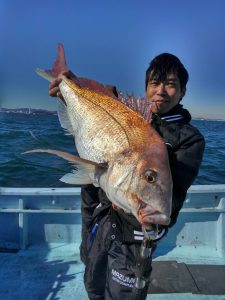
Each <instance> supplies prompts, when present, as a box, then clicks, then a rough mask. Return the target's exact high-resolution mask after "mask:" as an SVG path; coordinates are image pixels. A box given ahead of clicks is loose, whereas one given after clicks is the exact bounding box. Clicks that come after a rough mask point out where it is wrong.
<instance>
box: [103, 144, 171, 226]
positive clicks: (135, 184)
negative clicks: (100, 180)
mask: <svg viewBox="0 0 225 300" xmlns="http://www.w3.org/2000/svg"><path fill="white" fill-rule="evenodd" d="M107 177H108V178H107V182H108V187H106V188H105V190H106V193H107V194H108V196H109V198H110V199H112V202H114V203H115V204H116V205H117V206H119V207H120V208H122V209H124V210H125V211H126V212H128V213H132V214H133V215H134V216H135V217H136V218H137V220H138V221H139V222H140V223H141V224H142V225H143V226H144V227H146V228H150V227H151V225H152V224H161V225H168V224H169V223H170V214H171V204H172V177H171V172H170V166H169V159H168V154H167V148H166V146H165V144H164V143H163V142H162V143H160V144H151V145H150V146H148V147H145V148H144V149H142V150H140V149H136V150H135V149H133V150H132V149H129V150H126V151H123V153H121V154H120V155H119V156H118V157H117V159H116V160H115V161H114V162H113V164H112V165H111V166H110V167H109V170H108V175H107Z"/></svg>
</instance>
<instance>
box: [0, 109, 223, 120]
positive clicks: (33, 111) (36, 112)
mask: <svg viewBox="0 0 225 300" xmlns="http://www.w3.org/2000/svg"><path fill="white" fill-rule="evenodd" d="M0 113H14V114H26V115H57V111H54V110H47V109H38V108H27V107H26V108H4V107H2V108H0ZM192 120H193V121H223V122H224V121H225V119H220V118H218V119H211V118H202V117H193V118H192Z"/></svg>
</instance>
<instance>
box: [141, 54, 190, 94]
mask: <svg viewBox="0 0 225 300" xmlns="http://www.w3.org/2000/svg"><path fill="white" fill-rule="evenodd" d="M170 73H173V74H176V75H177V77H178V79H179V81H180V86H181V90H182V89H183V88H185V87H186V84H187V82H188V78H189V75H188V72H187V70H186V69H185V67H184V65H183V64H182V63H181V61H180V60H179V58H178V57H176V56H175V55H173V54H170V53H162V54H160V55H158V56H156V57H155V58H154V59H153V60H152V61H151V62H150V64H149V67H148V69H147V70H146V75H145V89H146V90H147V86H148V82H149V81H150V80H151V79H155V80H160V81H164V80H166V77H167V75H168V74H170Z"/></svg>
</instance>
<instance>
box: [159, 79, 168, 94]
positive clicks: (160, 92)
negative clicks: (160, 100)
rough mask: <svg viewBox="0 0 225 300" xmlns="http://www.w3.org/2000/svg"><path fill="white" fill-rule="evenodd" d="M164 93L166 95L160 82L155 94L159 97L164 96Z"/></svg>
mask: <svg viewBox="0 0 225 300" xmlns="http://www.w3.org/2000/svg"><path fill="white" fill-rule="evenodd" d="M165 93H166V89H165V84H164V83H162V82H161V83H160V84H159V85H158V88H157V94H159V95H164V94H165Z"/></svg>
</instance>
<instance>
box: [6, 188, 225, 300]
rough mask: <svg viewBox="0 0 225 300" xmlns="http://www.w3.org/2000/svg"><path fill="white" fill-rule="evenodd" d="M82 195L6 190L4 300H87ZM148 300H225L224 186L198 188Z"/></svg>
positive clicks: (159, 264) (167, 244) (157, 263)
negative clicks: (82, 253) (82, 251)
mask: <svg viewBox="0 0 225 300" xmlns="http://www.w3.org/2000/svg"><path fill="white" fill-rule="evenodd" d="M80 233H81V215H80V189H78V188H59V189H48V188H42V189H34V188H33V189H31V188H29V189H16V188H0V300H14V299H17V300H25V299H28V300H45V299H46V300H77V299H79V300H86V299H88V297H87V294H86V292H85V289H84V285H83V274H84V265H83V264H82V263H81V261H80V257H79V244H80ZM147 299H151V300H152V299H153V300H156V299H163V300H164V299H165V300H167V299H170V300H171V299H174V300H176V299H178V300H183V299H199V300H208V299H213V300H215V299H218V300H225V185H215V186H192V187H191V188H190V189H189V191H188V195H187V198H186V200H185V203H184V206H183V208H182V210H181V212H180V215H179V218H178V220H177V223H176V225H175V226H173V227H172V228H171V229H170V230H169V233H168V234H167V236H165V237H164V238H163V239H162V240H161V241H160V243H159V245H158V247H157V249H156V251H155V252H154V259H153V271H152V276H151V286H150V289H149V295H148V298H147Z"/></svg>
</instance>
